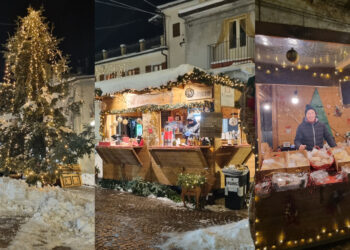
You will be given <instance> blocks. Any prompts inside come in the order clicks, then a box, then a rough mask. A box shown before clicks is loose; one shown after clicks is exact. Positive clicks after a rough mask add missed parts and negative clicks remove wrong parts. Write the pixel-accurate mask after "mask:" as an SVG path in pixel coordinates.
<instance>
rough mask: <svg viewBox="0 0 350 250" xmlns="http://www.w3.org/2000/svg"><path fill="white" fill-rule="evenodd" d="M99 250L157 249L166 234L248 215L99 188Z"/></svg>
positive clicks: (97, 197) (229, 221) (242, 212)
mask: <svg viewBox="0 0 350 250" xmlns="http://www.w3.org/2000/svg"><path fill="white" fill-rule="evenodd" d="M95 207H96V214H95V216H96V220H95V221H96V249H156V246H157V245H158V244H160V243H162V242H163V241H164V240H165V239H166V236H165V235H163V233H170V232H184V231H190V230H195V229H198V228H202V227H208V226H213V225H222V224H227V223H231V222H234V221H239V220H241V219H244V218H247V217H248V211H247V210H246V209H244V210H240V211H225V212H212V211H209V210H203V211H198V210H193V209H186V208H182V207H174V206H171V205H169V204H166V203H164V202H162V201H160V200H157V199H154V198H145V197H139V196H135V195H132V194H129V193H121V192H118V191H115V190H107V189H101V188H97V189H96V205H95Z"/></svg>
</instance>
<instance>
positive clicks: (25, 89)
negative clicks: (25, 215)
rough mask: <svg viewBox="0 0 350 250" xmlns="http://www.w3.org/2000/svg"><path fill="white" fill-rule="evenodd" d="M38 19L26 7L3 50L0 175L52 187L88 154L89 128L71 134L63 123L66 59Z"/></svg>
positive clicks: (38, 13) (38, 15)
mask: <svg viewBox="0 0 350 250" xmlns="http://www.w3.org/2000/svg"><path fill="white" fill-rule="evenodd" d="M58 44H59V40H57V39H56V38H55V37H54V36H53V35H52V34H51V32H50V30H49V26H48V24H47V23H46V21H45V19H44V17H43V16H42V10H40V11H36V10H34V9H32V8H28V15H27V16H26V17H24V18H19V21H18V27H17V30H16V32H15V34H14V36H12V37H10V38H9V39H8V42H7V44H6V49H5V53H4V55H5V62H6V63H5V76H4V81H3V83H1V85H0V172H2V173H3V174H5V175H8V174H11V173H16V174H22V175H23V176H25V177H26V180H27V182H28V183H36V182H37V181H38V180H39V181H41V182H42V183H44V184H46V183H54V182H55V181H56V179H57V177H58V176H59V174H60V173H61V168H62V167H63V166H65V167H67V166H70V165H71V164H75V163H77V161H78V159H79V158H80V157H82V156H83V155H84V154H89V153H91V152H92V150H93V147H94V145H93V137H92V135H93V134H92V130H91V129H87V130H85V131H84V132H83V133H81V134H79V135H78V134H76V133H74V132H73V131H72V130H71V129H70V128H69V127H68V126H67V125H66V124H67V119H66V116H65V113H66V109H69V107H71V105H69V104H68V103H67V98H66V96H67V94H68V92H69V86H68V83H67V81H66V77H67V75H68V66H67V58H66V57H65V56H63V55H62V52H61V51H60V50H59V48H58Z"/></svg>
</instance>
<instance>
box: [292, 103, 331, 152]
mask: <svg viewBox="0 0 350 250" xmlns="http://www.w3.org/2000/svg"><path fill="white" fill-rule="evenodd" d="M324 140H326V141H327V143H328V145H329V146H331V147H335V146H337V144H336V143H335V140H334V138H333V136H332V135H331V134H330V133H329V131H328V129H327V127H326V125H324V124H323V123H322V122H320V121H319V120H318V118H317V112H316V110H315V108H314V107H312V106H311V105H309V104H307V105H306V107H305V118H304V120H303V122H302V123H301V124H300V125H299V126H298V129H297V133H296V136H295V139H294V144H295V147H296V148H297V149H299V150H301V149H306V150H312V149H313V148H314V147H315V146H318V147H320V148H322V147H323V142H324Z"/></svg>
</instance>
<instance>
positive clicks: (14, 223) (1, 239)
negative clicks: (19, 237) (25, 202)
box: [0, 216, 26, 248]
mask: <svg viewBox="0 0 350 250" xmlns="http://www.w3.org/2000/svg"><path fill="white" fill-rule="evenodd" d="M25 218H26V217H22V216H17V217H13V216H11V217H10V216H1V217H0V248H6V247H8V245H9V244H10V242H11V241H12V239H13V238H14V237H15V236H16V233H17V231H18V229H19V227H20V225H21V224H23V223H24V222H25Z"/></svg>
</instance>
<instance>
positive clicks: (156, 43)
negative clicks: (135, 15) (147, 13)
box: [95, 36, 164, 62]
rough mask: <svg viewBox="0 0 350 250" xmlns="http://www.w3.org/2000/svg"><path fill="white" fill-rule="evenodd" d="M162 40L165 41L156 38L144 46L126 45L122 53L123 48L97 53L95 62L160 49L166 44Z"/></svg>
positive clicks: (145, 41) (146, 41)
mask: <svg viewBox="0 0 350 250" xmlns="http://www.w3.org/2000/svg"><path fill="white" fill-rule="evenodd" d="M162 40H163V38H162V36H159V37H154V38H151V39H147V40H144V45H143V46H141V45H140V43H134V44H129V45H125V47H124V49H125V51H124V52H123V51H122V48H121V47H119V48H116V49H109V50H103V51H102V52H98V53H95V62H97V61H101V60H105V59H108V58H114V57H119V56H122V55H127V54H131V53H138V52H141V51H145V50H149V49H154V48H159V47H161V46H162V43H164V42H163V41H162ZM141 47H142V48H141ZM122 52H123V53H122Z"/></svg>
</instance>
